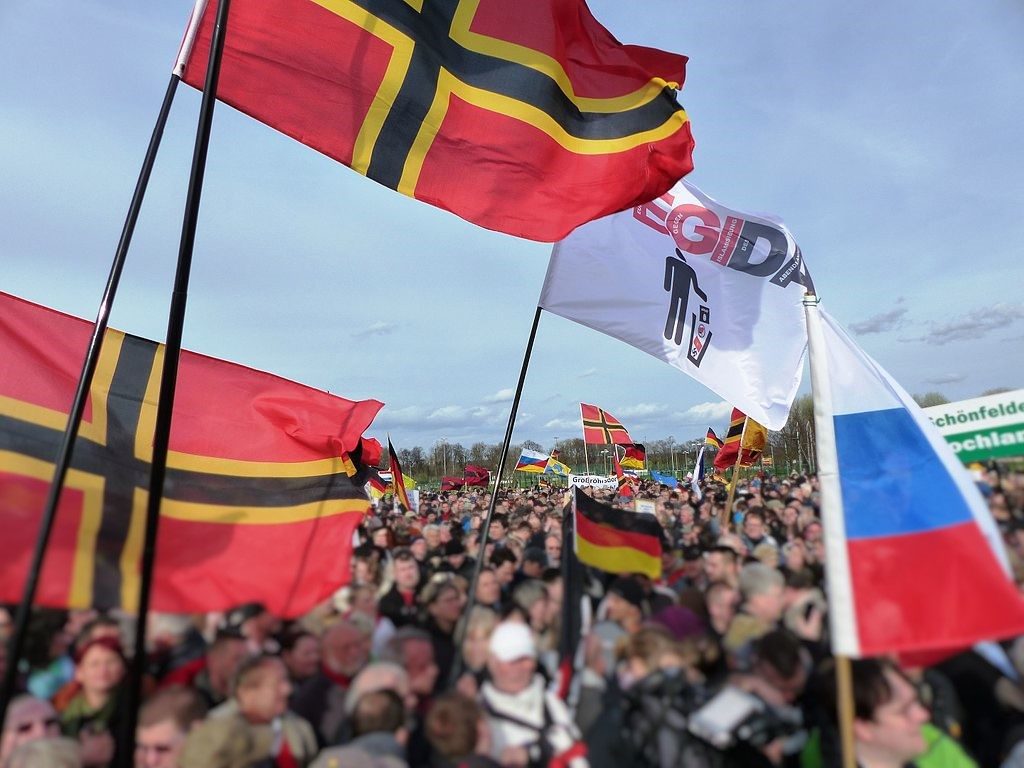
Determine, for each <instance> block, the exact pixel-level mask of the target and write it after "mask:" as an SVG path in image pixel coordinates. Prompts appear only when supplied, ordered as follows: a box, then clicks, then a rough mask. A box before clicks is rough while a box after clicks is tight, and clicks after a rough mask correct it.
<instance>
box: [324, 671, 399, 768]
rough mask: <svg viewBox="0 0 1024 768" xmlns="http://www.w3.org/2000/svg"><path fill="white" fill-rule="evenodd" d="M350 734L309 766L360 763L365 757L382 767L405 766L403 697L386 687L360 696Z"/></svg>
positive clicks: (326, 767) (364, 761)
mask: <svg viewBox="0 0 1024 768" xmlns="http://www.w3.org/2000/svg"><path fill="white" fill-rule="evenodd" d="M352 736H353V739H352V741H350V742H349V743H348V744H346V745H345V746H343V747H331V748H330V749H325V750H323V751H322V752H321V753H320V755H319V756H318V757H317V759H316V761H315V762H314V763H313V765H312V766H311V768H335V766H350V765H360V764H365V763H366V758H370V759H371V760H372V761H373V764H374V765H378V766H381V767H382V768H383V767H384V766H389V767H390V766H394V768H398V766H404V765H405V744H406V740H407V739H408V736H409V734H408V732H407V731H406V712H405V704H404V703H403V702H402V698H401V697H400V696H399V695H398V694H397V693H395V692H394V691H392V690H386V689H385V690H379V691H371V692H369V693H364V694H363V695H362V696H360V697H359V700H358V701H357V702H356V706H355V709H354V710H353V712H352ZM361 758H362V759H361Z"/></svg>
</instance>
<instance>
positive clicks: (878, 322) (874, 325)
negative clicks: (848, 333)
mask: <svg viewBox="0 0 1024 768" xmlns="http://www.w3.org/2000/svg"><path fill="white" fill-rule="evenodd" d="M906 314H907V308H906V307H899V308H898V309H893V310H890V311H889V312H881V313H879V314H877V315H872V316H871V317H869V318H867V319H866V320H861V321H860V322H859V323H850V330H852V331H853V332H854V333H856V334H857V335H858V336H864V335H866V334H869V333H885V332H886V331H892V330H895V329H897V328H902V327H903V326H904V325H906V322H907V321H906V318H905V315H906Z"/></svg>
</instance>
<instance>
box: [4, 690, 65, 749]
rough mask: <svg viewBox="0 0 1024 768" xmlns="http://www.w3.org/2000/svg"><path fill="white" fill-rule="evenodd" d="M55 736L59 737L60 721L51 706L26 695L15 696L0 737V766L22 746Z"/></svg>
mask: <svg viewBox="0 0 1024 768" xmlns="http://www.w3.org/2000/svg"><path fill="white" fill-rule="evenodd" d="M56 736H60V721H59V720H58V719H57V712H56V711H55V710H54V708H53V705H52V704H50V702H48V701H46V700H45V699H39V698H36V697H35V696H32V695H31V694H27V693H26V694H24V695H22V696H16V697H15V698H14V699H13V700H12V701H11V703H10V705H9V706H8V707H7V718H6V719H5V720H4V730H3V735H2V737H0V764H4V763H5V762H6V760H7V758H8V757H9V756H10V754H11V752H13V751H14V750H15V748H17V747H19V746H21V745H22V744H25V743H27V742H30V741H35V740H36V739H45V738H52V737H56Z"/></svg>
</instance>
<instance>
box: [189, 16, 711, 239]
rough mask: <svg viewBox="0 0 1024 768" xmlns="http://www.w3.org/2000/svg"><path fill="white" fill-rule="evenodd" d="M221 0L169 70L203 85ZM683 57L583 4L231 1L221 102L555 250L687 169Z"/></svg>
mask: <svg viewBox="0 0 1024 768" xmlns="http://www.w3.org/2000/svg"><path fill="white" fill-rule="evenodd" d="M216 11H217V2H216V0H209V1H208V2H207V0H199V2H197V4H196V9H195V10H194V11H193V15H192V20H191V22H190V24H189V28H188V30H187V31H186V34H185V39H184V42H183V44H182V47H181V51H180V52H179V55H178V61H177V63H176V65H175V70H174V71H175V73H176V74H178V75H180V76H181V78H182V79H183V80H184V81H185V82H186V83H188V84H189V85H191V86H193V87H195V88H199V89H201V88H203V86H204V81H205V77H206V67H207V56H208V52H209V47H210V40H211V37H212V31H213V25H214V19H215V17H216ZM685 69H686V57H685V56H680V55H677V54H673V53H666V52H664V51H659V50H656V49H654V48H644V47H641V46H635V45H622V44H621V43H619V42H618V41H617V40H616V39H615V38H614V37H613V36H612V34H611V33H610V32H609V31H608V30H607V29H605V28H604V27H603V26H601V24H600V23H599V22H598V21H597V20H596V19H595V18H594V17H593V15H591V13H590V10H589V9H588V8H587V6H586V3H585V2H584V1H583V0H530V2H522V3H512V2H508V0H451V1H450V2H444V3H438V2H430V3H424V2H423V1H422V0H418V1H415V0H406V1H405V2H401V0H233V2H232V3H231V8H230V13H229V15H228V23H227V31H226V34H225V44H224V57H223V62H222V64H221V70H220V81H219V83H218V85H217V98H219V99H220V100H221V101H223V102H225V103H226V104H230V105H231V106H233V107H235V108H236V109H238V110H240V111H242V112H244V113H246V114H248V115H250V116H251V117H253V118H255V119H257V120H259V121H261V122H263V123H266V124H267V125H269V126H271V127H272V128H275V129H276V130H278V131H281V132H282V133H284V134H285V135H287V136H291V137H292V138H294V139H296V140H298V141H301V142H302V143H303V144H306V145H308V146H310V147H312V148H313V149H316V150H317V151H319V152H323V153H324V154H326V155H327V156H329V157H332V158H334V159H335V160H337V161H339V162H341V163H344V164H345V165H347V166H349V167H350V168H352V169H353V170H355V171H358V172H359V173H361V174H364V175H365V176H368V177H369V178H371V179H373V180H374V181H376V182H378V183H380V184H383V185H384V186H387V187H390V188H391V189H394V190H397V191H399V192H401V193H402V194H405V195H409V196H410V197H415V198H416V199H417V200H422V201H423V202H426V203H430V204H431V205H435V206H437V207H439V208H444V209H445V210H448V211H451V212H453V213H455V214H457V215H458V216H461V217H462V218H464V219H467V220H468V221H471V222H473V223H475V224H478V225H480V226H482V227H487V228H488V229H493V230H497V231H499V232H506V233H508V234H510V235H516V236H519V237H525V238H529V239H532V240H542V241H546V242H554V241H556V240H559V239H561V238H562V237H564V236H565V235H567V234H568V233H569V232H571V231H572V230H573V229H574V228H576V227H577V226H579V225H580V224H583V223H584V222H587V221H590V220H592V219H596V218H599V217H601V216H604V215H606V214H609V213H613V212H615V211H622V210H627V209H629V208H631V207H633V206H635V205H642V204H644V203H647V202H648V201H650V200H653V199H655V198H657V197H659V196H660V195H662V194H663V193H665V192H666V191H667V190H668V189H669V188H670V187H671V186H672V185H673V184H674V183H675V182H676V181H677V180H678V179H679V178H681V177H682V176H684V175H685V174H687V173H689V172H690V171H691V170H692V169H693V160H692V157H691V155H692V151H693V138H692V136H691V134H690V123H689V119H688V118H687V115H686V112H685V111H684V110H683V108H682V107H681V106H680V105H679V103H678V101H677V100H676V93H677V91H678V90H679V89H680V88H682V85H683V79H684V76H685Z"/></svg>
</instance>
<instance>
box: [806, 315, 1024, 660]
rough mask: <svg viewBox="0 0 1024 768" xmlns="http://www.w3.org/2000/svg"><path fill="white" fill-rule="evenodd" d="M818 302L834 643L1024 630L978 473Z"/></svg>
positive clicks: (993, 635)
mask: <svg viewBox="0 0 1024 768" xmlns="http://www.w3.org/2000/svg"><path fill="white" fill-rule="evenodd" d="M810 301H811V299H810V298H809V302H808V306H807V316H808V323H807V325H808V333H809V337H810V338H809V342H810V358H811V377H812V382H813V385H814V399H815V424H816V427H817V432H818V437H817V443H818V465H819V477H820V480H821V486H822V517H823V522H824V526H825V546H826V560H827V573H828V583H829V596H830V604H831V620H832V635H833V638H832V643H833V650H834V652H835V653H836V654H837V655H844V656H852V657H861V656H874V655H879V654H884V653H891V652H901V653H903V654H908V653H909V654H913V655H918V656H919V655H925V656H927V655H928V654H929V653H932V652H941V651H943V650H949V651H953V650H956V649H962V648H967V647H969V646H971V645H973V644H974V643H976V642H978V641H980V640H991V639H998V638H1004V637H1010V636H1014V635H1019V634H1021V633H1024V598H1022V597H1021V595H1020V593H1019V592H1018V591H1017V589H1016V586H1015V584H1014V582H1013V580H1012V579H1011V577H1010V573H1009V567H1008V563H1007V560H1006V553H1005V551H1004V550H1003V546H1002V540H1001V538H1000V536H999V531H998V529H997V528H996V525H995V523H994V521H993V519H992V517H991V515H990V513H989V511H988V507H987V506H986V504H985V501H984V499H983V498H982V496H981V494H980V493H979V491H978V489H977V487H976V486H975V485H974V482H973V481H972V479H971V477H970V475H969V474H968V473H967V471H966V470H965V469H964V467H963V466H962V465H961V463H960V462H959V461H958V460H957V458H956V456H955V454H954V453H953V451H952V449H951V448H949V446H948V445H947V443H946V441H945V440H944V439H943V438H942V436H941V435H940V434H939V433H938V431H937V430H936V429H935V428H934V427H933V426H932V424H931V422H930V421H929V420H928V417H927V416H925V415H924V413H923V412H922V411H921V409H920V408H919V407H918V406H917V404H916V403H915V402H914V400H913V398H911V397H910V396H909V395H908V394H907V393H906V392H905V391H904V390H903V389H902V388H901V387H900V386H899V384H897V383H896V382H895V381H893V379H892V378H891V377H890V376H889V375H888V374H887V373H886V372H885V371H884V370H883V369H882V368H881V367H880V366H879V365H878V364H877V363H875V362H874V361H873V360H872V359H871V358H870V357H868V355H867V354H865V353H864V352H863V351H862V350H861V349H860V348H859V347H858V346H857V345H856V344H855V343H854V342H853V341H852V340H851V339H850V337H849V336H848V335H847V334H846V333H845V332H844V331H843V330H842V328H841V327H840V326H839V325H838V324H837V323H836V322H835V321H834V320H833V319H832V318H831V317H829V315H828V314H826V313H825V312H824V311H822V310H819V309H818V308H817V307H816V306H813V304H811V303H810ZM819 315H820V316H819Z"/></svg>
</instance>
